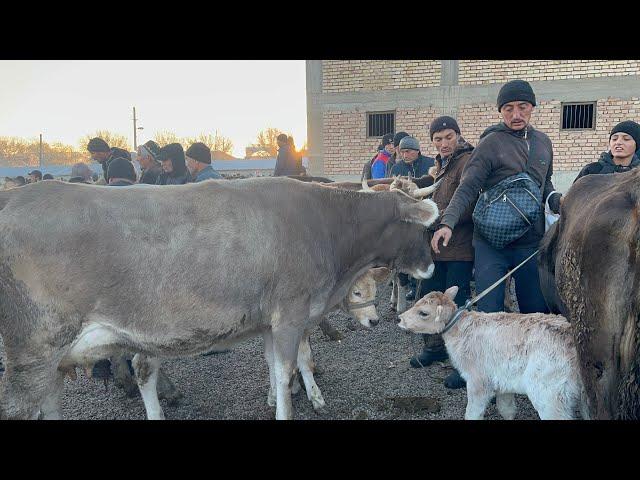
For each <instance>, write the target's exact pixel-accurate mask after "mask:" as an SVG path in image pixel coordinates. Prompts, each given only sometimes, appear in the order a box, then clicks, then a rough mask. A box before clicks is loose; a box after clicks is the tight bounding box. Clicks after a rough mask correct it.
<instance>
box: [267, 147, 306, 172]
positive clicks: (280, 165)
mask: <svg viewBox="0 0 640 480" xmlns="http://www.w3.org/2000/svg"><path fill="white" fill-rule="evenodd" d="M300 173H302V165H301V164H300V165H299V162H298V158H297V156H296V154H295V152H294V151H293V149H292V148H291V146H290V145H285V146H283V147H280V148H279V149H278V158H276V167H275V169H274V171H273V176H274V177H283V176H287V175H300Z"/></svg>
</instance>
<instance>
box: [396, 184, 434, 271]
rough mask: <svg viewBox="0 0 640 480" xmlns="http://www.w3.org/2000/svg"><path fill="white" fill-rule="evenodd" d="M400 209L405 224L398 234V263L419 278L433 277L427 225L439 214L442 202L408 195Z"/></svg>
mask: <svg viewBox="0 0 640 480" xmlns="http://www.w3.org/2000/svg"><path fill="white" fill-rule="evenodd" d="M398 194H399V193H398ZM403 200H404V199H403ZM398 210H399V212H398V213H399V220H400V224H401V228H399V229H398V231H397V233H396V238H397V241H398V242H401V243H400V244H399V252H398V254H397V255H396V258H395V260H394V267H396V268H397V269H398V270H399V271H401V272H403V273H408V274H410V275H412V276H413V277H415V278H418V279H426V278H431V276H432V275H433V270H434V268H435V267H434V265H433V260H432V258H431V246H430V244H429V233H428V231H427V228H426V227H428V226H430V225H431V224H433V222H435V221H436V219H437V218H438V215H439V212H438V206H437V205H436V204H435V202H433V201H432V200H428V199H427V200H421V201H416V200H412V199H408V198H407V199H406V201H403V202H402V203H401V204H400V206H399V208H398Z"/></svg>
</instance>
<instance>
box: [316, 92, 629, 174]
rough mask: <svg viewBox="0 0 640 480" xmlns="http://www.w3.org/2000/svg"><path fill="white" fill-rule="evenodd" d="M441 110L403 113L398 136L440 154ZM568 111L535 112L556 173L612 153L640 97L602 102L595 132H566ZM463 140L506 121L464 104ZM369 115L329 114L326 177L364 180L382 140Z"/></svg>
mask: <svg viewBox="0 0 640 480" xmlns="http://www.w3.org/2000/svg"><path fill="white" fill-rule="evenodd" d="M441 114H442V113H441V111H440V110H439V109H436V108H420V109H406V108H402V109H397V110H396V131H397V132H399V131H406V132H408V133H410V134H411V135H413V136H415V137H416V138H417V139H418V140H419V141H420V145H421V147H422V152H423V153H424V154H425V155H429V156H434V155H435V154H436V153H437V152H436V151H435V149H434V148H433V146H432V145H431V142H430V140H429V134H428V125H429V123H430V122H431V120H433V119H434V118H435V117H437V116H439V115H441ZM561 115H562V106H561V102H559V101H549V102H540V104H539V105H538V106H537V107H536V109H535V110H534V114H533V116H532V124H533V125H534V126H535V127H536V128H538V129H539V130H541V131H543V132H544V133H546V134H547V135H548V136H549V138H550V139H551V141H552V142H553V150H554V170H557V171H563V170H564V171H566V170H579V169H580V168H581V167H582V166H584V165H586V164H587V163H590V162H594V161H596V160H597V159H598V157H599V156H600V153H601V152H603V151H605V150H607V148H608V147H607V146H608V139H609V134H608V132H609V131H610V130H611V128H612V127H613V126H614V125H615V124H616V123H618V122H621V121H622V120H628V119H637V118H640V97H633V98H632V99H631V100H620V99H614V98H607V99H600V100H598V101H597V105H596V128H595V130H582V131H560V121H561ZM457 120H458V124H459V125H460V128H461V130H462V134H463V136H464V137H465V138H466V139H467V140H468V141H469V142H471V143H472V144H473V145H477V144H478V140H479V138H480V135H481V134H482V132H483V131H484V130H485V128H487V127H488V126H490V125H493V124H495V123H498V122H500V114H499V113H498V111H497V109H496V107H495V105H494V104H479V105H461V106H460V107H459V109H458V115H457ZM366 123H367V118H366V112H365V111H351V112H325V113H324V114H323V130H324V138H325V142H324V145H325V156H324V161H325V164H324V172H325V173H326V174H327V175H359V174H360V173H361V172H362V166H363V164H364V162H365V161H367V160H369V159H371V157H372V156H373V155H374V154H375V152H376V147H377V146H378V144H379V143H380V142H379V140H380V139H379V138H369V139H368V138H367V131H366V127H367V125H366Z"/></svg>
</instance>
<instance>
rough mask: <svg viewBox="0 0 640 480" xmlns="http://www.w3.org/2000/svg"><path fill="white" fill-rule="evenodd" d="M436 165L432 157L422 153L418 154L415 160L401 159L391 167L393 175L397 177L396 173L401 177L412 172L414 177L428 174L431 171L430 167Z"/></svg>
mask: <svg viewBox="0 0 640 480" xmlns="http://www.w3.org/2000/svg"><path fill="white" fill-rule="evenodd" d="M434 165H435V161H434V159H433V158H431V157H426V156H424V155H422V154H421V153H420V154H419V155H418V158H416V159H415V160H414V161H413V162H411V163H407V162H405V161H404V160H400V161H399V162H398V163H396V164H395V165H394V166H393V167H392V168H391V175H390V176H392V177H395V176H396V175H400V176H401V177H406V176H408V175H409V174H411V176H412V177H414V178H416V177H422V176H423V175H427V174H428V173H429V169H430V168H431V167H433V166H434Z"/></svg>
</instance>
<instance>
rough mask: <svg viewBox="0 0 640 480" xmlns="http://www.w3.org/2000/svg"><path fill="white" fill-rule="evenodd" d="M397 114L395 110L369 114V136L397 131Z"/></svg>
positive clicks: (379, 135)
mask: <svg viewBox="0 0 640 480" xmlns="http://www.w3.org/2000/svg"><path fill="white" fill-rule="evenodd" d="M395 120H396V114H395V113H394V112H376V113H368V114H367V137H382V136H383V135H386V134H387V133H393V132H394V131H395V126H396V125H395V123H396V121H395Z"/></svg>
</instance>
